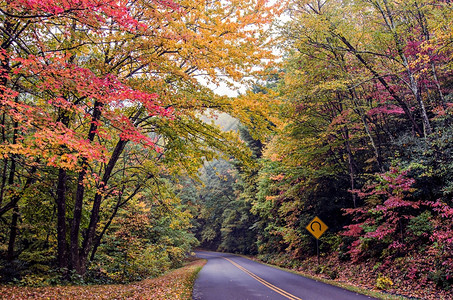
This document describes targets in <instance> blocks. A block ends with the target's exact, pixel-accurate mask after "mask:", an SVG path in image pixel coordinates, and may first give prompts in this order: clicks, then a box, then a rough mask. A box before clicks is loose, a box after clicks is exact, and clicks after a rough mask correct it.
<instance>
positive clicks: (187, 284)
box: [0, 260, 206, 300]
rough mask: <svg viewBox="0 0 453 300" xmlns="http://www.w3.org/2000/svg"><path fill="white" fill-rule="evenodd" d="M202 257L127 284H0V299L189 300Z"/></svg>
mask: <svg viewBox="0 0 453 300" xmlns="http://www.w3.org/2000/svg"><path fill="white" fill-rule="evenodd" d="M205 263H206V260H196V261H192V262H190V263H188V264H187V265H185V266H184V267H182V268H179V269H176V270H173V271H170V272H169V273H166V274H164V275H162V276H159V277H156V278H151V279H145V280H142V281H139V282H135V283H131V284H115V285H85V286H53V287H40V288H33V287H18V286H8V285H0V299H5V300H6V299H8V300H9V299H153V300H189V299H192V289H193V284H194V282H195V279H196V277H197V274H198V272H199V271H200V270H201V268H202V267H203V266H204V264H205Z"/></svg>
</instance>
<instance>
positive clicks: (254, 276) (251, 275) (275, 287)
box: [205, 254, 302, 300]
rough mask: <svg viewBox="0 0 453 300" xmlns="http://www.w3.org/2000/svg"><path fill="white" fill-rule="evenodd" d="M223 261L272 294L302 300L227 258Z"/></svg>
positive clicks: (292, 299)
mask: <svg viewBox="0 0 453 300" xmlns="http://www.w3.org/2000/svg"><path fill="white" fill-rule="evenodd" d="M205 255H208V256H209V255H210V254H205ZM222 258H223V259H225V260H227V261H228V262H230V263H231V264H232V265H233V266H235V267H236V268H238V269H239V270H241V271H243V272H244V273H246V274H247V275H249V276H250V277H252V278H253V279H255V280H256V281H258V282H259V283H261V284H263V285H264V286H266V287H268V288H270V289H271V290H273V291H274V292H276V293H279V294H280V295H282V296H283V297H285V298H288V299H290V300H302V299H301V298H299V297H296V296H294V295H293V294H291V293H288V292H287V291H285V290H282V289H281V288H279V287H277V286H275V285H273V284H272V283H270V282H267V281H266V280H264V279H263V278H261V277H259V276H258V275H256V274H253V273H252V272H250V271H249V270H247V269H246V268H244V267H242V266H241V265H239V264H237V263H235V262H234V261H232V260H231V259H229V258H227V257H222Z"/></svg>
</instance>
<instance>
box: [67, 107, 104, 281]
mask: <svg viewBox="0 0 453 300" xmlns="http://www.w3.org/2000/svg"><path fill="white" fill-rule="evenodd" d="M102 106H103V104H102V103H101V102H98V101H95V102H94V107H93V116H92V118H91V126H90V129H89V132H88V141H90V142H92V141H93V140H94V137H95V136H96V130H97V127H98V126H97V124H98V121H99V119H100V117H101V108H102ZM81 166H82V170H81V171H80V172H79V176H78V178H77V190H76V196H75V201H74V213H73V219H72V222H71V234H70V257H71V265H70V267H71V268H72V269H74V270H75V271H76V272H77V273H78V274H79V275H83V274H85V271H86V270H85V264H82V263H81V260H80V252H79V233H80V223H81V219H82V210H83V197H84V194H85V185H84V183H83V181H84V179H85V176H86V174H87V170H88V162H87V159H86V158H82V161H81Z"/></svg>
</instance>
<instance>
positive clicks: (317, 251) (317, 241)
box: [316, 239, 319, 266]
mask: <svg viewBox="0 0 453 300" xmlns="http://www.w3.org/2000/svg"><path fill="white" fill-rule="evenodd" d="M316 253H317V255H318V266H319V240H318V239H316Z"/></svg>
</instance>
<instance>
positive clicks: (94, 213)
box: [80, 139, 128, 268]
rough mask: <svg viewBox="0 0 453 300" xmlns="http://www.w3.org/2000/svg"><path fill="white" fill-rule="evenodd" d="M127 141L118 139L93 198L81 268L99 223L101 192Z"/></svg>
mask: <svg viewBox="0 0 453 300" xmlns="http://www.w3.org/2000/svg"><path fill="white" fill-rule="evenodd" d="M127 142H128V141H127V140H123V139H120V140H119V141H118V142H117V144H116V146H115V149H114V150H113V153H112V156H111V157H110V160H109V162H108V164H107V166H106V168H105V172H104V176H102V185H101V186H100V187H99V189H100V190H101V191H100V192H98V193H96V195H95V196H94V201H93V208H92V210H91V216H90V224H89V225H88V230H87V235H86V236H85V239H84V241H83V246H82V252H81V256H80V260H81V266H82V267H83V268H85V267H86V263H87V259H88V255H89V253H90V251H91V247H92V244H93V239H94V237H95V235H96V228H97V225H98V222H99V211H100V207H101V201H102V197H103V196H102V190H103V189H104V188H105V186H106V185H107V183H108V181H109V180H110V176H111V175H112V171H113V168H114V167H115V165H116V163H117V162H118V159H119V158H120V155H121V153H122V152H123V150H124V147H125V146H126V144H127Z"/></svg>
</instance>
